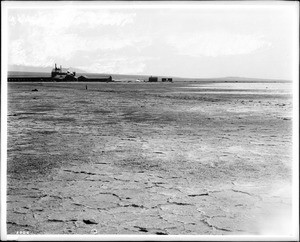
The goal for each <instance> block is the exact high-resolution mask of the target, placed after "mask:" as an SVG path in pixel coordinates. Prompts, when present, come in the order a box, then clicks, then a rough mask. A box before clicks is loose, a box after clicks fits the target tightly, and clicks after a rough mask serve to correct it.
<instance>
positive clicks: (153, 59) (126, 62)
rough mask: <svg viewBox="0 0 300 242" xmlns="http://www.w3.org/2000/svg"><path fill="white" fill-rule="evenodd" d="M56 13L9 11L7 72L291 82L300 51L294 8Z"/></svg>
mask: <svg viewBox="0 0 300 242" xmlns="http://www.w3.org/2000/svg"><path fill="white" fill-rule="evenodd" d="M58 4H59V3H58ZM75 4H76V3H75ZM40 5H41V4H40ZM59 6H61V7H59V8H57V6H56V8H54V9H53V8H43V6H41V8H39V7H36V8H30V7H27V8H13V9H9V10H8V64H9V65H27V66H37V67H38V66H42V67H43V66H53V65H54V63H58V64H59V65H63V66H65V67H70V66H71V67H77V68H80V69H83V70H85V71H87V72H95V73H114V74H149V75H171V76H181V77H200V78H201V77H226V76H240V77H257V78H275V79H291V78H292V73H293V69H292V68H293V62H294V55H293V54H294V52H295V51H296V50H297V45H298V40H297V39H295V38H296V37H298V36H297V33H296V32H295V31H297V27H298V24H297V17H298V16H297V8H296V5H295V4H292V3H290V4H283V5H280V4H278V3H277V4H273V5H270V6H269V7H263V6H260V5H257V6H254V7H253V6H247V5H245V6H239V7H237V6H236V7H232V6H229V5H228V6H227V5H225V6H220V5H218V4H215V5H213V4H212V6H207V5H204V4H202V5H201V4H197V6H196V7H195V6H194V7H188V5H185V6H184V7H179V8H178V7H173V5H172V4H171V3H169V5H167V6H165V7H163V6H161V7H155V8H152V7H143V8H134V7H126V8H117V7H114V8H109V6H108V5H107V4H98V5H97V6H95V7H94V8H90V6H89V7H88V8H86V7H85V6H86V5H83V6H82V7H81V8H78V7H75V8H74V7H73V6H74V5H69V6H63V5H59Z"/></svg>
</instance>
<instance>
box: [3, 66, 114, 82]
mask: <svg viewBox="0 0 300 242" xmlns="http://www.w3.org/2000/svg"><path fill="white" fill-rule="evenodd" d="M7 80H8V82H112V81H113V80H112V77H111V76H102V77H99V76H97V77H91V76H86V75H84V76H79V77H77V76H76V72H70V71H69V70H68V69H66V68H62V66H60V67H57V65H56V64H55V66H54V68H53V69H52V71H51V76H49V77H38V76H21V77H20V76H8V78H7Z"/></svg>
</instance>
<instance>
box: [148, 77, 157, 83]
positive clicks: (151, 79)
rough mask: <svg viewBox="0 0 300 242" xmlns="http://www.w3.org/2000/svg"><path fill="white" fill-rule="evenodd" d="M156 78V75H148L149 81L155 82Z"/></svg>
mask: <svg viewBox="0 0 300 242" xmlns="http://www.w3.org/2000/svg"><path fill="white" fill-rule="evenodd" d="M157 81H158V78H157V77H156V76H150V77H149V82H157Z"/></svg>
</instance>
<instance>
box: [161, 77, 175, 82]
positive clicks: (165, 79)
mask: <svg viewBox="0 0 300 242" xmlns="http://www.w3.org/2000/svg"><path fill="white" fill-rule="evenodd" d="M161 81H162V82H173V79H172V78H162V79H161Z"/></svg>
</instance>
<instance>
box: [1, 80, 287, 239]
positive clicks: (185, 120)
mask: <svg viewBox="0 0 300 242" xmlns="http://www.w3.org/2000/svg"><path fill="white" fill-rule="evenodd" d="M85 85H86V84H84V83H81V84H74V83H73V84H68V83H44V84H37V83H35V84H33V83H27V84H24V83H10V84H9V85H8V115H9V116H8V161H7V167H8V176H7V182H8V189H7V226H8V233H9V234H16V233H18V231H29V233H30V234H91V233H97V234H142V235H146V234H161V235H165V234H168V235H177V234H181V235H194V234H198V235H220V234H222V235H223V234H224V235H227V234H229V235H236V234H237V235H239V234H251V235H259V234H271V235H274V234H283V235H288V234H289V229H290V228H291V227H290V222H291V217H290V216H291V194H292V193H291V166H292V119H291V116H292V97H291V95H289V94H274V93H272V92H271V91H270V93H264V92H262V93H261V94H259V91H257V93H256V94H253V93H247V92H245V93H243V91H245V90H240V93H235V92H232V93H230V90H219V91H220V93H215V94H213V93H211V94H210V93H206V92H203V93H200V92H199V90H200V89H195V88H192V87H194V86H192V85H199V84H197V83H153V84H151V83H101V84H87V86H88V90H86V86H85ZM236 85H237V86H236V88H237V89H238V87H239V84H236ZM267 85H268V84H266V86H267ZM183 87H185V88H183ZM187 87H190V88H187ZM35 88H36V89H38V91H37V92H32V90H33V89H35ZM201 90H202V89H201ZM203 90H204V91H205V89H203ZM207 91H209V90H207ZM251 91H252V92H253V90H251ZM288 91H291V90H288ZM254 92H256V91H255V90H254Z"/></svg>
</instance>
